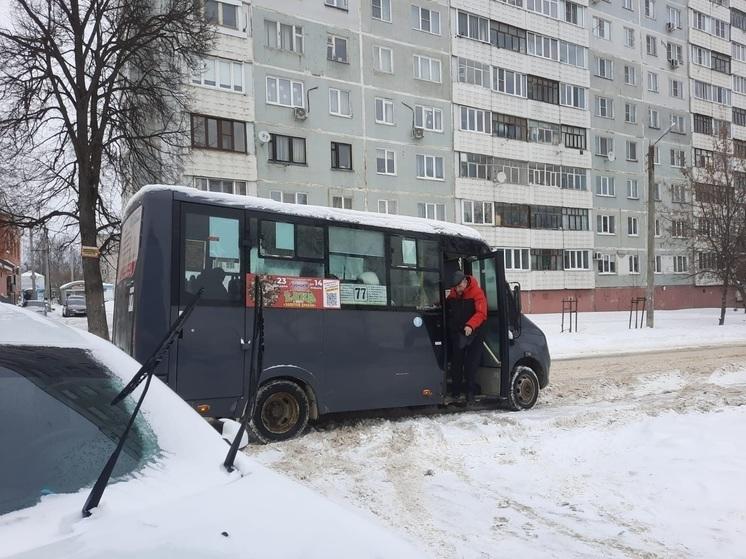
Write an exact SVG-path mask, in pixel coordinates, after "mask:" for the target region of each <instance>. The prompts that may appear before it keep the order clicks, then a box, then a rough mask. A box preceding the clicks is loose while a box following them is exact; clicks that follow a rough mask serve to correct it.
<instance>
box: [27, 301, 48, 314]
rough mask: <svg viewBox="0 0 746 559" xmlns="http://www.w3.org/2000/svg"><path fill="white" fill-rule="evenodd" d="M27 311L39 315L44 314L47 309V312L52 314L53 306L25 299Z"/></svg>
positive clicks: (45, 302) (46, 302)
mask: <svg viewBox="0 0 746 559" xmlns="http://www.w3.org/2000/svg"><path fill="white" fill-rule="evenodd" d="M22 306H24V307H26V308H27V309H29V310H31V311H35V312H38V313H42V314H43V313H44V307H46V308H47V312H52V305H50V304H49V301H39V300H34V299H24V300H23V305H22Z"/></svg>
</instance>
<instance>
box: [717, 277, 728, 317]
mask: <svg viewBox="0 0 746 559" xmlns="http://www.w3.org/2000/svg"><path fill="white" fill-rule="evenodd" d="M728 287H729V285H728V279H727V278H726V280H725V281H724V282H723V290H722V292H721V293H720V321H719V322H718V326H722V325H723V324H725V304H726V303H727V301H728Z"/></svg>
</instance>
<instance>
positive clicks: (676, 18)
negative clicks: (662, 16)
mask: <svg viewBox="0 0 746 559" xmlns="http://www.w3.org/2000/svg"><path fill="white" fill-rule="evenodd" d="M666 10H667V12H668V23H670V24H671V27H674V28H675V29H681V10H679V9H678V8H674V7H673V6H667V7H666Z"/></svg>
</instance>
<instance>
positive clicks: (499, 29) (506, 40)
mask: <svg viewBox="0 0 746 559" xmlns="http://www.w3.org/2000/svg"><path fill="white" fill-rule="evenodd" d="M490 43H491V44H493V45H495V46H496V47H498V48H501V49H506V50H512V51H514V52H521V53H525V52H526V31H525V30H523V29H520V28H518V27H513V26H512V25H509V24H507V23H502V22H496V21H491V22H490Z"/></svg>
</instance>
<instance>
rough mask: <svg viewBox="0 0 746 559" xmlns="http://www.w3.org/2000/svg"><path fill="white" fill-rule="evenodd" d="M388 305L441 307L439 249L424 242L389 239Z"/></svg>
mask: <svg viewBox="0 0 746 559" xmlns="http://www.w3.org/2000/svg"><path fill="white" fill-rule="evenodd" d="M389 254H391V270H390V274H391V297H390V299H391V301H390V302H391V304H392V305H395V306H397V307H415V308H418V309H429V308H435V307H437V306H439V305H440V246H439V243H438V241H426V240H424V239H413V238H406V237H400V236H395V235H392V236H391V238H390V247H389Z"/></svg>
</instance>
